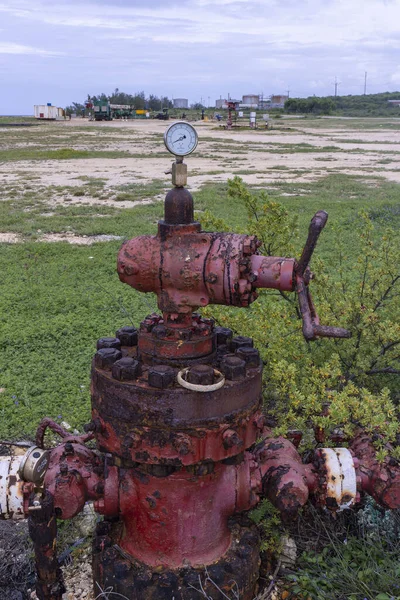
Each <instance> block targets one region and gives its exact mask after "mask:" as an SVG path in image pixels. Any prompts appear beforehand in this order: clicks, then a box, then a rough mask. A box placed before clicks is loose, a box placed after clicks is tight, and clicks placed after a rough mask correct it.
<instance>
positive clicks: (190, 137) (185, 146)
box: [164, 121, 198, 156]
mask: <svg viewBox="0 0 400 600" xmlns="http://www.w3.org/2000/svg"><path fill="white" fill-rule="evenodd" d="M197 141H198V138H197V132H196V130H195V128H194V127H192V125H189V123H186V122H185V121H178V122H177V123H172V125H170V126H169V127H168V129H167V130H166V132H165V133H164V143H165V146H166V148H167V150H169V152H171V154H175V156H186V155H187V154H190V153H191V152H193V150H195V148H196V146H197Z"/></svg>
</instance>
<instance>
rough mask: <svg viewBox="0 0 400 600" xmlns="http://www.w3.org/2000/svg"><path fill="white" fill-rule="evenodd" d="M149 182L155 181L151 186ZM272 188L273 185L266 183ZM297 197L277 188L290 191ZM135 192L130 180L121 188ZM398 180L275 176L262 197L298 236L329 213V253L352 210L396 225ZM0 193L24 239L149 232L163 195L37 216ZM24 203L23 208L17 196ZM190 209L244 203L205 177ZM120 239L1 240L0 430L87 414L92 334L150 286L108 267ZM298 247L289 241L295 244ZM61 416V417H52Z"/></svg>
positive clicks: (108, 331) (148, 304)
mask: <svg viewBox="0 0 400 600" xmlns="http://www.w3.org/2000/svg"><path fill="white" fill-rule="evenodd" d="M158 185H161V184H157V183H156V185H155V188H153V191H154V189H156V188H157V189H159V188H158ZM274 187H275V184H274ZM300 189H301V190H302V193H304V191H306V192H307V200H305V199H304V197H303V196H301V197H300V196H299V197H296V196H290V197H287V196H282V195H281V194H282V193H288V192H290V191H291V192H292V193H295V192H296V190H297V191H298V192H300ZM127 190H128V191H127V192H125V193H132V194H136V193H137V189H136V188H132V186H128V187H127ZM398 190H399V188H398V186H397V185H396V184H391V183H388V182H386V181H384V180H377V187H370V186H368V185H366V184H365V183H363V182H361V181H360V180H359V179H357V178H353V177H349V176H345V175H330V176H328V177H325V178H323V179H321V180H319V181H317V182H315V183H308V184H304V183H302V184H301V185H300V186H296V185H294V184H281V185H280V186H278V190H273V191H272V192H271V194H270V197H271V199H276V200H279V201H280V202H281V203H282V204H284V205H285V206H286V207H287V208H288V209H289V210H290V211H293V212H295V213H296V214H298V216H299V225H300V229H301V231H302V235H301V239H303V240H305V238H306V232H307V228H308V223H309V221H310V218H311V216H312V215H313V213H314V212H316V211H317V210H318V209H321V208H323V209H326V210H328V212H329V215H330V222H329V224H328V226H327V229H326V231H325V232H324V234H323V235H322V237H321V240H320V243H319V246H318V254H319V255H320V256H323V257H325V258H329V255H330V254H331V252H332V250H333V248H334V246H335V225H336V224H339V223H343V224H344V225H345V227H346V237H347V239H348V245H349V247H351V245H352V244H353V239H352V231H353V228H354V227H355V225H356V223H357V213H358V212H359V211H360V210H370V211H372V215H373V218H374V220H375V221H376V222H377V223H378V226H379V227H381V229H379V227H378V231H380V230H382V231H383V228H384V227H385V226H386V225H388V224H390V225H391V226H394V225H395V224H396V223H397V224H399V225H400V203H399V192H398ZM21 202H23V205H22V206H20V207H19V208H18V200H15V201H14V200H9V201H5V202H4V201H3V202H0V210H1V212H0V222H1V224H2V225H1V229H2V230H3V231H13V232H17V233H21V234H23V235H25V236H26V237H27V239H29V238H31V239H35V238H37V237H40V236H39V234H38V230H41V232H43V233H44V232H64V231H72V232H73V233H75V234H81V235H94V234H113V235H121V236H123V237H125V238H129V237H133V236H136V235H140V234H145V233H155V231H156V222H157V220H158V219H159V218H160V217H162V204H161V203H155V204H153V205H146V206H138V207H136V208H134V209H124V210H118V209H115V208H113V207H102V208H101V215H99V207H98V206H64V207H61V206H60V207H57V208H56V209H52V210H54V211H55V214H53V215H52V216H45V213H43V210H44V204H43V203H40V202H39V203H38V204H35V201H34V193H33V192H30V193H29V194H28V195H26V194H25V196H24V197H23V199H22V200H21ZM27 202H29V203H31V204H32V205H33V207H32V210H31V211H30V212H25V210H24V209H25V208H26V205H27V204H26V203H27ZM195 206H196V209H198V210H206V209H209V210H212V211H213V213H214V214H215V215H216V216H217V217H221V218H224V219H225V220H227V221H228V222H229V223H231V225H232V228H239V229H240V227H241V224H242V222H243V220H244V212H243V209H239V208H238V207H237V206H236V205H234V204H232V203H231V202H230V201H228V199H227V196H226V185H224V184H219V185H209V186H205V187H203V189H202V190H201V191H200V192H198V193H196V194H195ZM119 245H120V244H119V242H108V243H104V244H95V245H94V246H91V247H76V246H70V245H69V244H67V243H58V244H44V243H38V242H28V243H25V244H17V245H7V244H1V245H0V261H1V264H2V277H1V283H0V286H1V288H0V294H1V298H2V316H1V320H0V347H1V350H0V351H1V356H2V361H1V365H0V382H1V384H0V387H3V388H5V390H6V391H5V392H3V393H2V394H0V417H1V419H0V438H1V437H12V436H15V435H18V434H21V430H24V431H25V432H27V433H32V431H33V429H34V428H35V426H36V425H37V423H38V421H39V419H40V418H41V417H43V416H45V415H49V416H51V417H53V418H55V419H57V418H59V419H61V418H62V419H66V420H67V421H68V422H69V423H70V424H71V425H73V426H76V427H78V428H80V427H81V426H82V424H83V423H84V422H85V421H86V420H87V419H88V417H89V407H90V402H89V371H90V361H91V358H92V356H93V353H94V349H95V344H96V340H97V338H99V337H101V336H106V335H113V333H114V332H115V331H116V329H117V328H118V327H120V326H122V325H127V324H129V323H131V322H133V323H134V324H135V325H138V324H139V322H140V320H141V319H142V318H143V317H144V316H145V315H146V314H147V313H149V312H152V311H153V310H155V309H156V300H155V297H154V296H152V295H144V294H139V293H138V292H136V291H134V290H132V289H130V288H129V287H128V286H126V285H122V284H121V283H120V282H119V280H118V277H117V275H116V271H115V260H116V255H117V251H118V247H119ZM300 251H301V248H300V247H299V248H298V253H300ZM61 415H62V417H61Z"/></svg>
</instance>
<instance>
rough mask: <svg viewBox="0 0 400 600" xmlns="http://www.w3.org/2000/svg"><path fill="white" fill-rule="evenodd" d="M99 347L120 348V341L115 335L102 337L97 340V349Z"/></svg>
mask: <svg viewBox="0 0 400 600" xmlns="http://www.w3.org/2000/svg"><path fill="white" fill-rule="evenodd" d="M101 348H116V349H117V350H121V342H120V340H119V339H118V338H116V337H115V338H114V337H103V338H100V339H99V340H97V350H100V349H101Z"/></svg>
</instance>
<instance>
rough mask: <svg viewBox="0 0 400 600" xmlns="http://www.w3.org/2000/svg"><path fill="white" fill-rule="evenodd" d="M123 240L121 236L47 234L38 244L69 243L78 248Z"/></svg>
mask: <svg viewBox="0 0 400 600" xmlns="http://www.w3.org/2000/svg"><path fill="white" fill-rule="evenodd" d="M114 240H122V236H120V235H75V234H74V233H45V234H44V235H42V236H41V237H40V239H38V240H37V241H38V242H68V243H69V244H77V245H78V246H91V245H92V244H96V243H97V242H111V241H114Z"/></svg>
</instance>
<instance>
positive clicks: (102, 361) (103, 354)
mask: <svg viewBox="0 0 400 600" xmlns="http://www.w3.org/2000/svg"><path fill="white" fill-rule="evenodd" d="M120 358H122V354H121V352H120V351H119V350H117V349H116V348H100V350H98V351H97V352H96V354H95V355H94V364H95V366H96V367H97V368H98V369H111V367H112V365H113V364H114V363H115V362H116V361H117V360H119V359H120Z"/></svg>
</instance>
